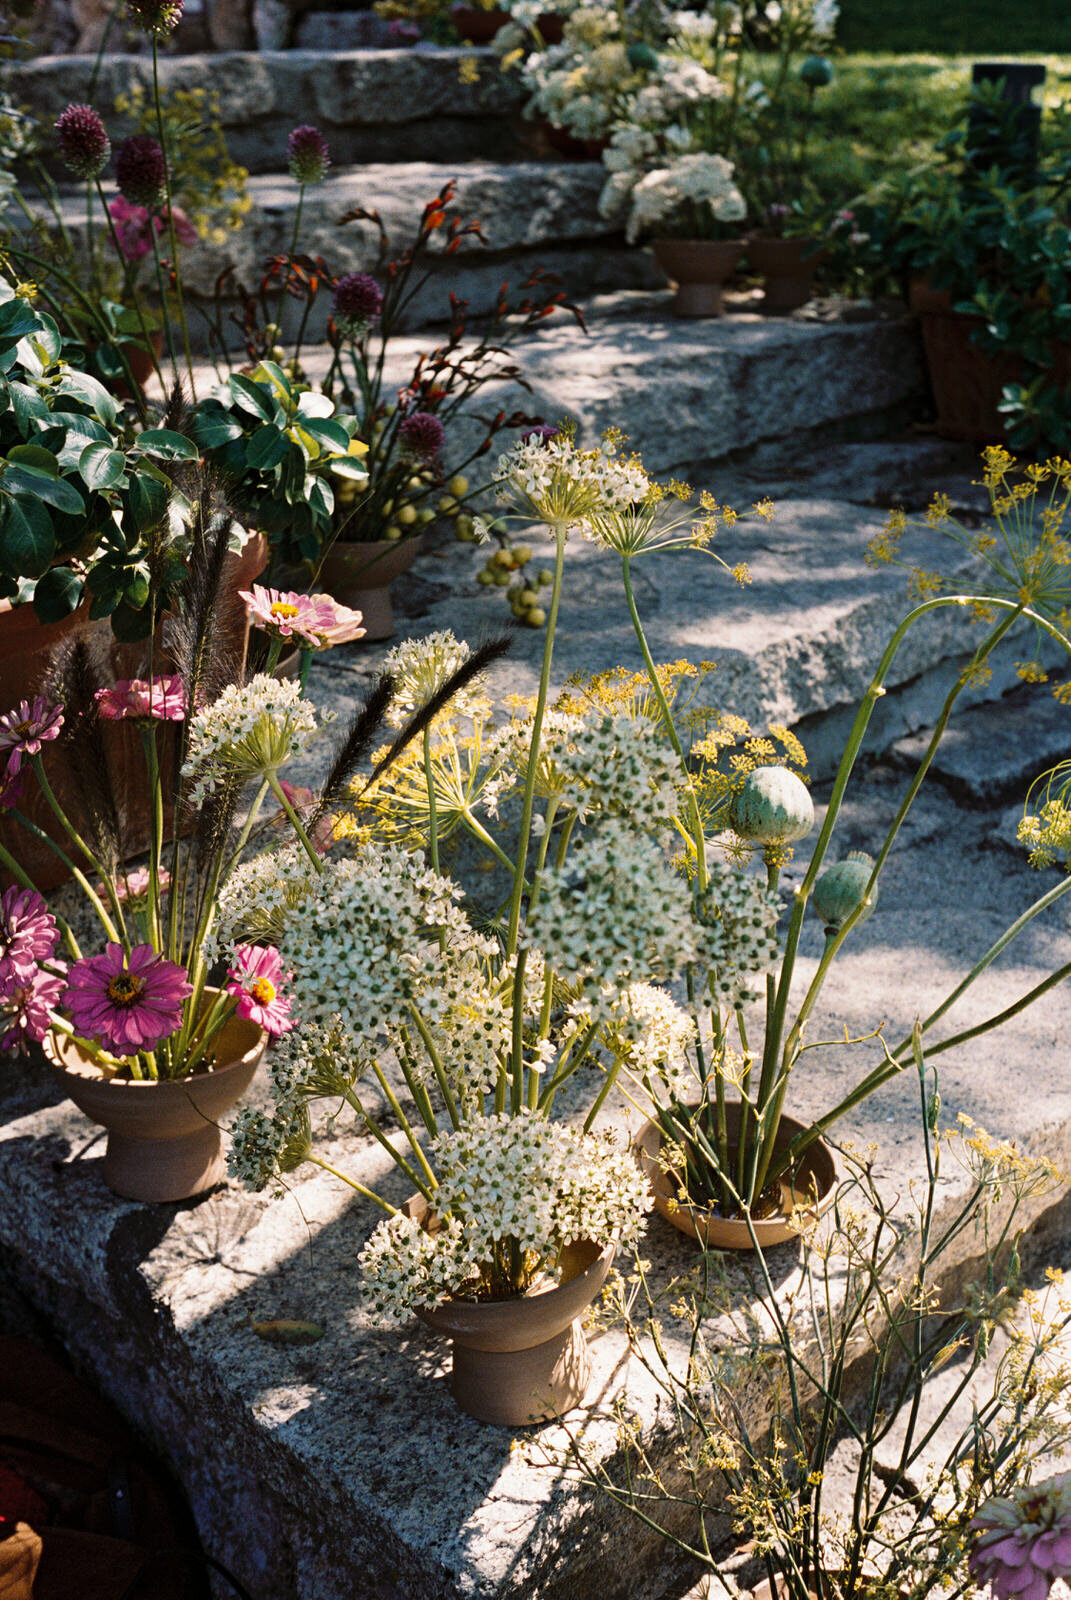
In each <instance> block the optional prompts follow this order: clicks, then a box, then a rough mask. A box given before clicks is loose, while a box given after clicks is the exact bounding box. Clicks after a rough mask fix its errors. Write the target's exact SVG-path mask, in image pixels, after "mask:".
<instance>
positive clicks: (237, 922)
mask: <svg viewBox="0 0 1071 1600" xmlns="http://www.w3.org/2000/svg"><path fill="white" fill-rule="evenodd" d="M315 873H316V868H315V867H314V866H313V864H312V862H311V861H310V860H309V858H308V856H307V855H306V853H305V850H304V848H303V847H302V845H300V844H299V843H298V841H297V840H296V839H294V840H290V841H288V842H287V843H286V844H285V845H282V846H281V847H280V848H278V849H276V850H269V851H266V852H264V853H263V854H261V855H259V856H254V857H253V859H252V860H251V861H242V862H240V863H239V865H238V866H237V867H235V869H234V871H233V872H232V873H231V875H230V877H229V878H228V879H227V880H226V882H225V883H224V884H223V886H222V888H221V889H220V891H219V896H218V899H217V901H216V920H215V923H214V926H213V930H212V936H211V938H210V940H209V954H210V955H211V956H212V957H213V958H214V959H216V960H218V959H219V958H220V957H221V956H224V955H228V954H229V953H230V951H231V950H232V949H233V947H234V946H235V945H236V944H274V945H277V944H278V943H279V940H280V939H281V938H282V936H283V934H284V933H285V931H286V929H287V928H288V927H289V925H290V920H291V918H292V916H293V914H294V910H295V907H297V906H298V905H300V903H301V901H302V900H303V899H304V897H305V894H306V892H307V890H308V886H309V883H310V881H311V879H312V878H313V877H314V875H315Z"/></svg>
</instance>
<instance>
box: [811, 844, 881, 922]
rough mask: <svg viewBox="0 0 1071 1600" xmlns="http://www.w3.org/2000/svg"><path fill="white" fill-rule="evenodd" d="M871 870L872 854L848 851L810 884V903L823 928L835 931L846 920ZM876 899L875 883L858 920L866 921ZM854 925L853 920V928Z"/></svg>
mask: <svg viewBox="0 0 1071 1600" xmlns="http://www.w3.org/2000/svg"><path fill="white" fill-rule="evenodd" d="M873 870H874V857H873V856H868V855H867V853H866V851H865V850H852V851H851V852H850V854H849V855H847V856H846V857H845V859H844V860H843V861H838V862H836V863H835V864H834V865H833V866H832V867H827V868H826V870H825V871H824V872H823V873H822V874H821V876H820V877H819V879H818V882H817V883H816V884H815V886H814V893H813V894H812V896H811V904H812V905H813V906H814V909H815V911H816V912H817V914H818V916H819V917H820V918H821V919H822V921H823V922H824V923H825V925H826V927H827V929H832V930H833V931H834V932H835V931H836V930H837V929H838V928H839V927H841V926H842V925H843V924H844V923H845V922H847V920H848V918H849V917H850V916H851V914H852V912H853V911H855V910H857V908H858V907H859V906H860V905H862V903H863V895H864V893H865V891H866V886H867V883H868V882H869V880H870V874H871V873H872V872H873ZM877 899H878V886H877V884H875V885H874V887H873V889H872V890H871V891H870V904H869V905H868V906H867V907H866V909H865V911H864V912H863V914H862V916H861V917H860V918H859V922H865V921H866V919H867V917H869V915H870V913H871V912H872V911H873V909H874V907H875V905H876V904H877ZM858 926H859V923H858V922H857V923H856V927H858Z"/></svg>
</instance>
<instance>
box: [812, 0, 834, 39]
mask: <svg viewBox="0 0 1071 1600" xmlns="http://www.w3.org/2000/svg"><path fill="white" fill-rule="evenodd" d="M839 15H840V6H839V4H838V0H814V10H813V11H812V13H811V28H812V30H813V32H814V36H815V38H816V39H832V37H833V34H834V32H835V30H836V26H837V17H838V16H839Z"/></svg>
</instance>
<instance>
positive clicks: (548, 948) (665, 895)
mask: <svg viewBox="0 0 1071 1600" xmlns="http://www.w3.org/2000/svg"><path fill="white" fill-rule="evenodd" d="M703 932H704V930H703V929H702V928H701V927H700V925H699V924H698V923H697V922H696V921H695V918H694V917H693V915H692V898H691V893H690V890H689V888H688V885H687V883H685V882H684V881H683V880H682V879H681V878H680V877H679V876H678V875H677V874H676V873H674V872H673V871H672V869H671V868H670V867H669V865H668V864H667V862H666V860H665V857H664V856H663V854H662V851H661V850H660V849H659V848H658V846H657V845H655V844H653V843H652V842H651V841H650V840H649V839H648V838H647V837H646V836H645V835H643V834H639V833H637V832H636V830H635V829H634V828H632V827H630V826H629V825H628V824H627V823H625V822H624V821H622V820H619V819H616V818H615V819H612V820H608V821H606V822H605V823H603V824H602V825H601V826H600V827H599V828H598V829H597V830H596V831H595V832H593V833H592V834H591V835H590V836H589V837H588V838H586V839H584V840H583V841H582V842H581V843H580V844H578V845H577V846H576V847H575V849H574V850H573V851H572V853H571V854H570V856H569V859H568V861H567V862H566V863H565V865H564V867H562V868H559V869H552V870H550V871H548V872H546V873H545V875H544V877H543V879H542V880H541V890H540V895H539V899H538V900H537V901H536V904H535V905H534V906H533V907H532V910H531V912H530V914H529V919H528V927H527V930H526V933H525V938H526V939H531V940H532V941H533V942H534V943H535V944H537V945H538V946H539V948H540V950H542V952H543V955H544V957H545V959H546V960H547V962H548V963H549V964H550V966H551V967H553V969H554V971H555V972H556V973H557V974H558V975H559V976H560V977H562V978H563V979H565V980H566V981H567V982H570V983H580V984H582V985H583V986H584V989H585V994H586V999H587V1003H588V1004H589V1005H590V1006H591V1008H592V1012H593V1015H596V1016H599V1017H601V1018H603V1019H606V1018H608V1017H609V1016H612V1001H611V1000H610V999H609V998H608V996H609V997H612V996H613V995H614V994H616V993H620V992H621V991H622V990H623V989H627V988H628V987H629V986H630V984H632V983H637V982H643V981H645V980H646V979H648V978H656V979H666V978H670V977H672V976H673V975H674V974H675V973H677V972H679V971H680V970H681V969H682V968H683V967H684V966H685V965H686V964H687V963H689V962H691V961H694V960H696V959H697V957H698V956H699V953H700V949H701V943H702V941H701V935H702V934H703Z"/></svg>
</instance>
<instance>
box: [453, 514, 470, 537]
mask: <svg viewBox="0 0 1071 1600" xmlns="http://www.w3.org/2000/svg"><path fill="white" fill-rule="evenodd" d="M474 528H475V523H474V522H473V520H472V518H471V517H470V516H460V517H458V519H457V521H456V522H455V523H454V532H455V533H456V534H457V536H458V538H459V539H471V538H472V535H473V529H474Z"/></svg>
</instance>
